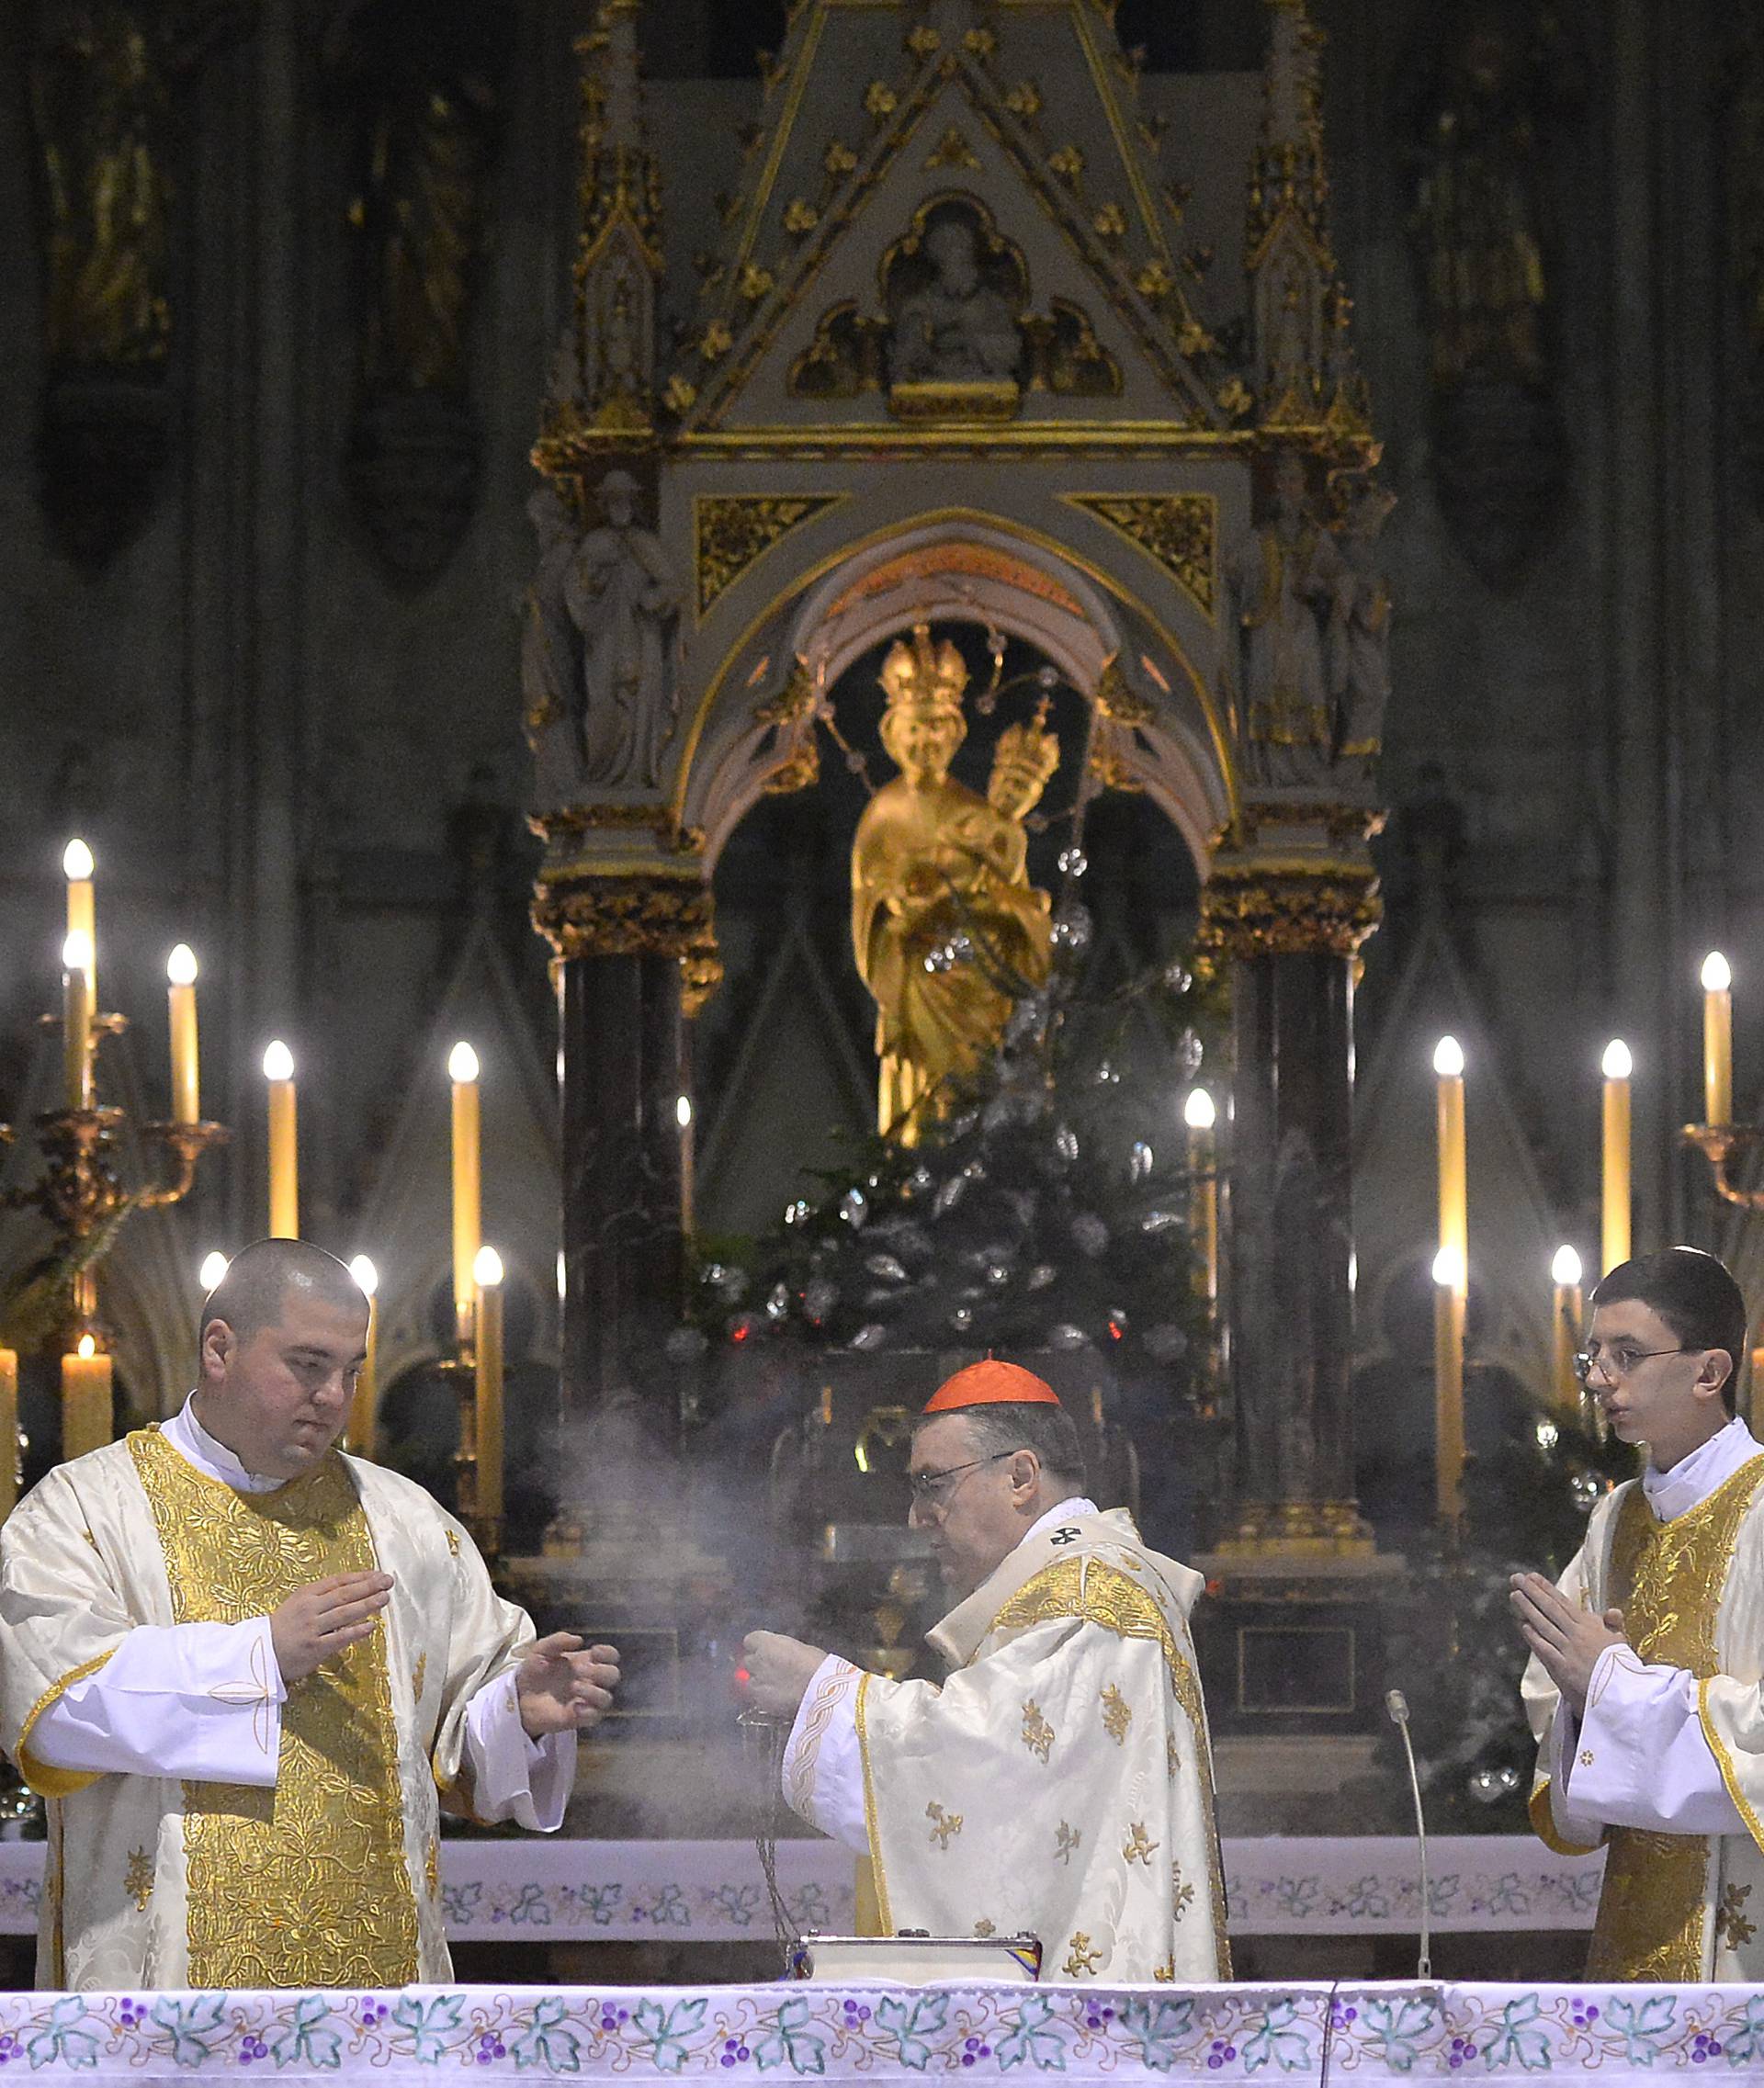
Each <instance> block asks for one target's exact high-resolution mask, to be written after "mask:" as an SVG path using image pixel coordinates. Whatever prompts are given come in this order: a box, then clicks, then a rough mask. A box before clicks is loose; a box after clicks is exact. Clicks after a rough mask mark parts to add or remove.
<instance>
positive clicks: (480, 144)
mask: <svg viewBox="0 0 1764 2088" xmlns="http://www.w3.org/2000/svg"><path fill="white" fill-rule="evenodd" d="M511 19H512V18H511V17H510V16H509V15H508V13H507V11H506V9H505V8H503V6H499V5H492V6H485V5H484V4H483V0H340V4H339V5H338V6H337V7H336V10H335V13H334V17H333V19H332V22H331V25H330V28H329V30H328V33H327V36H326V39H325V47H324V55H325V62H326V64H327V67H328V69H329V71H330V73H331V74H332V78H333V83H334V91H335V92H336V93H337V95H338V96H340V97H341V98H342V99H344V100H345V102H346V103H347V105H348V107H349V109H350V113H351V115H352V116H353V118H354V121H355V127H356V193H355V195H354V197H353V198H352V201H351V204H350V213H349V214H350V221H351V223H352V224H353V226H354V227H355V230H356V235H357V239H356V277H357V335H356V385H357V389H356V405H355V416H354V423H353V425H352V428H351V431H350V440H349V450H348V455H347V457H346V459H345V477H346V480H347V482H348V485H349V489H350V492H351V494H352V496H353V498H354V502H355V505H356V513H357V514H358V516H359V518H360V520H361V522H362V524H363V525H364V527H365V528H366V530H367V532H368V537H369V539H370V541H371V542H372V544H373V546H374V548H375V550H376V551H377V552H378V553H379V556H380V557H381V558H382V559H384V560H385V562H386V564H387V566H388V568H389V569H390V570H391V571H392V572H393V573H394V574H396V575H397V576H399V577H400V578H401V579H404V580H408V581H427V580H431V579H433V578H434V577H435V575H436V574H437V573H438V572H439V571H440V570H441V569H442V568H443V566H444V565H445V564H446V563H447V559H448V557H449V556H450V554H451V553H452V551H453V549H454V547H455V546H456V545H457V544H458V540H459V538H460V536H462V535H463V533H464V531H465V529H466V526H467V525H468V524H469V521H470V519H471V514H472V511H473V508H474V506H475V504H476V502H477V494H478V485H479V480H480V476H481V446H482V444H481V434H480V430H479V426H478V422H477V417H476V414H475V412H474V411H473V407H472V402H471V396H470V386H469V374H470V371H469V356H468V354H467V344H468V338H469V328H470V322H471V315H472V307H473V303H474V300H475V295H476V290H477V287H478V282H479V278H480V276H481V266H480V251H481V245H482V238H483V228H484V224H485V211H486V208H487V196H488V184H489V182H490V178H491V175H492V172H493V169H494V165H495V160H496V155H497V152H498V151H499V149H500V145H501V141H502V137H503V128H504V115H503V110H504V100H505V83H506V73H507V67H508V60H509V51H510V49H511V48H512V43H513V34H514V32H513V29H512V28H511Z"/></svg>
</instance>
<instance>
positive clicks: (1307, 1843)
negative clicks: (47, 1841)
mask: <svg viewBox="0 0 1764 2088" xmlns="http://www.w3.org/2000/svg"><path fill="white" fill-rule="evenodd" d="M1224 1846H1225V1869H1226V1887H1227V1898H1228V1901H1229V1905H1230V1927H1231V1933H1232V1934H1233V1935H1234V1936H1317V1937H1327V1936H1341V1937H1364V1936H1406V1935H1410V1934H1412V1933H1413V1932H1414V1931H1415V1929H1416V1927H1417V1911H1418V1909H1419V1903H1420V1887H1419V1873H1418V1869H1417V1865H1416V1861H1415V1845H1414V1843H1413V1842H1412V1841H1408V1840H1405V1839H1403V1838H1402V1837H1400V1836H1395V1835H1372V1834H1367V1835H1317V1836H1313V1837H1310V1838H1308V1839H1306V1838H1295V1837H1292V1836H1288V1835H1272V1834H1269V1835H1255V1836H1244V1837H1241V1838H1237V1839H1233V1838H1230V1837H1227V1840H1226V1843H1225V1845H1224ZM1429 1847H1430V1859H1431V1877H1430V1890H1429V1898H1430V1916H1431V1926H1432V1929H1433V1931H1434V1933H1435V1934H1436V1935H1450V1934H1459V1935H1464V1934H1490V1933H1495V1932H1500V1931H1506V1932H1510V1933H1511V1932H1522V1933H1531V1932H1535V1931H1539V1930H1577V1929H1589V1928H1590V1927H1591V1926H1592V1914H1593V1909H1594V1907H1595V1906H1596V1905H1597V1904H1598V1899H1599V1879H1600V1872H1601V1870H1602V1868H1603V1865H1604V1857H1603V1856H1602V1854H1599V1855H1594V1856H1590V1857H1561V1856H1556V1855H1555V1854H1553V1853H1552V1852H1551V1851H1550V1850H1549V1849H1546V1848H1545V1847H1544V1845H1543V1843H1541V1842H1538V1841H1534V1840H1532V1839H1531V1838H1530V1837H1529V1836H1526V1835H1508V1834H1455V1835H1448V1834H1442V1835H1439V1836H1436V1837H1435V1838H1434V1839H1433V1840H1432V1841H1431V1842H1430V1845H1429ZM43 1848H44V1845H43V1844H42V1843H41V1842H0V1936H28V1935H30V1934H32V1933H33V1932H34V1931H35V1929H36V1926H37V1913H38V1908H39V1905H40V1890H41V1878H42V1862H43ZM441 1853H442V1864H441V1896H442V1903H443V1905H444V1906H445V1908H446V1910H447V1936H448V1938H449V1940H450V1941H451V1942H453V1943H455V1944H459V1943H490V1942H495V1943H503V1944H509V1943H516V1944H528V1945H533V1946H538V1947H542V1946H545V1945H548V1944H557V1943H571V1944H586V1943H654V1942H664V1943H670V1944H694V1943H697V1944H718V1943H722V1944H727V1943H763V1942H765V1941H766V1940H767V1938H768V1937H769V1936H770V1933H771V1915H770V1911H769V1909H768V1907H767V1903H766V1894H765V1881H764V1879H763V1876H762V1874H761V1871H760V1864H759V1857H758V1855H757V1853H756V1851H755V1849H754V1846H753V1845H752V1843H751V1842H733V1841H717V1842H711V1841H704V1842H665V1841H645V1842H610V1841H608V1842H601V1841H565V1840H555V1841H551V1840H547V1841H540V1840H537V1839H534V1840H528V1839H522V1840H519V1841H515V1840H504V1839H500V1838H498V1839H490V1838H483V1839H480V1838H476V1837H464V1836H462V1837H459V1838H458V1839H448V1840H447V1841H444V1842H443V1843H442V1845H441ZM852 1870H853V1866H852V1859H851V1857H849V1856H848V1855H847V1854H846V1852H845V1851H844V1850H843V1849H842V1848H841V1847H839V1846H838V1845H836V1844H834V1843H832V1842H827V1841H786V1842H781V1843H780V1844H779V1845H778V1850H777V1877H778V1885H779V1889H780V1891H781V1892H782V1894H783V1897H784V1901H785V1904H786V1907H787V1908H788V1910H789V1913H790V1917H791V1919H792V1921H793V1922H795V1924H797V1927H798V1928H799V1929H805V1930H806V1929H810V1928H818V1929H820V1931H821V1932H822V1933H823V1934H824V1935H838V1934H841V1933H842V1932H843V1933H849V1932H850V1931H851V1929H852V1927H853V1925H854V1920H855V1915H854V1906H853V1891H852Z"/></svg>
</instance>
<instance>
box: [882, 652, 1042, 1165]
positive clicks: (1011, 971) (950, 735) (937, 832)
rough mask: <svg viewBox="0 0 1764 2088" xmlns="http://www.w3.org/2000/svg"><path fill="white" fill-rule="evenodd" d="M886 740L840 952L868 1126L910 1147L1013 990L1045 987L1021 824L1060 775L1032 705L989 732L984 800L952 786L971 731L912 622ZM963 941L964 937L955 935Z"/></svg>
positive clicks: (997, 1024) (957, 681) (898, 661)
mask: <svg viewBox="0 0 1764 2088" xmlns="http://www.w3.org/2000/svg"><path fill="white" fill-rule="evenodd" d="M881 683H882V687H883V689H884V690H885V691H886V692H887V694H888V707H887V709H886V710H885V711H884V713H883V716H882V726H881V737H882V744H883V746H884V747H885V748H886V749H887V751H888V755H889V756H890V758H891V759H892V760H893V762H894V763H895V765H896V767H897V768H898V769H899V772H900V773H899V775H897V776H895V777H893V778H891V780H890V781H888V783H886V784H883V785H882V787H881V789H880V790H878V791H877V792H876V796H874V797H873V798H872V799H871V800H870V802H869V804H868V805H867V806H866V807H865V810H864V816H863V818H861V819H859V821H858V823H857V833H856V836H855V838H854V841H853V843H852V947H853V950H854V954H855V955H856V958H857V968H858V972H859V974H860V976H862V978H863V980H864V983H865V986H866V987H867V988H869V990H870V993H871V996H872V998H873V999H875V1001H876V1054H877V1055H878V1057H879V1058H880V1059H881V1061H882V1074H881V1089H880V1096H879V1100H878V1103H877V1110H876V1116H877V1123H878V1125H879V1127H880V1129H881V1130H882V1131H884V1132H885V1133H891V1134H893V1135H894V1136H895V1137H897V1138H898V1139H899V1140H900V1141H901V1143H902V1144H904V1145H909V1146H911V1145H916V1144H917V1143H918V1142H919V1137H920V1134H921V1131H922V1126H923V1124H924V1122H925V1120H926V1118H927V1117H928V1116H935V1115H938V1114H940V1113H941V1112H942V1111H943V1109H944V1107H946V1106H947V1101H948V1098H949V1095H950V1091H951V1086H952V1083H954V1082H955V1081H957V1080H959V1078H961V1077H962V1076H964V1075H966V1074H969V1073H972V1072H973V1071H974V1070H975V1069H976V1068H977V1067H979V1066H980V1065H981V1063H982V1062H983V1061H984V1059H985V1057H986V1055H988V1053H989V1052H991V1051H993V1050H995V1049H996V1048H997V1046H998V1044H999V1041H1000V1039H1001V1036H1002V1035H1003V1033H1004V1025H1005V1022H1006V1020H1007V1018H1008V1017H1009V1015H1010V1012H1011V1008H1012V1002H1013V1000H1014V999H1015V998H1016V996H1017V994H1018V993H1019V992H1021V991H1022V990H1023V988H1025V987H1036V986H1040V985H1042V984H1044V983H1045V982H1046V977H1047V973H1048V967H1049V963H1050V959H1051V954H1052V946H1051V922H1050V920H1049V902H1048V897H1047V894H1046V892H1044V891H1040V890H1038V889H1037V888H1036V887H1035V886H1033V885H1031V884H1030V882H1029V872H1028V867H1027V852H1028V846H1029V837H1028V835H1027V833H1026V831H1025V830H1024V828H1023V820H1024V819H1025V818H1027V816H1028V815H1029V813H1030V812H1031V811H1033V810H1034V808H1035V806H1036V805H1037V804H1038V803H1039V801H1040V798H1041V794H1042V792H1043V791H1044V790H1045V789H1046V784H1047V780H1048V778H1049V777H1050V776H1051V775H1052V774H1053V773H1054V771H1055V769H1056V768H1057V766H1058V765H1059V742H1058V741H1057V739H1056V738H1055V737H1054V735H1053V734H1052V733H1051V732H1049V731H1048V730H1047V729H1046V713H1047V705H1046V701H1045V700H1044V701H1043V703H1042V705H1041V706H1040V708H1039V710H1038V711H1037V712H1036V714H1035V718H1034V719H1033V721H1031V722H1030V723H1028V724H1025V725H1015V726H1012V727H1010V728H1008V729H1007V730H1006V731H1004V732H1002V733H1001V734H1000V736H999V742H998V747H997V750H996V751H995V753H994V755H993V761H992V773H991V777H990V779H989V783H988V784H987V794H986V796H984V797H982V796H979V794H978V792H977V791H973V790H970V789H969V788H968V787H967V784H962V783H957V782H956V781H955V779H954V778H953V777H952V776H951V775H950V773H949V768H950V763H951V762H953V761H954V760H955V758H956V751H957V749H958V748H959V747H960V746H961V744H962V741H963V740H964V739H966V738H967V717H966V716H965V714H964V712H963V709H962V692H963V690H964V689H965V688H966V687H967V665H966V663H965V662H964V660H963V659H962V656H961V654H960V652H959V651H958V650H957V649H956V646H955V645H954V644H953V643H951V641H950V640H948V639H947V638H945V639H944V642H943V644H942V645H940V646H937V647H933V644H932V639H931V627H930V626H929V625H927V624H916V625H914V626H913V631H912V643H911V644H910V645H908V644H907V643H906V642H905V641H904V640H897V641H896V643H895V644H894V646H893V647H892V648H890V649H889V652H888V658H887V659H886V660H884V661H883V663H882V673H881ZM964 939H965V940H964Z"/></svg>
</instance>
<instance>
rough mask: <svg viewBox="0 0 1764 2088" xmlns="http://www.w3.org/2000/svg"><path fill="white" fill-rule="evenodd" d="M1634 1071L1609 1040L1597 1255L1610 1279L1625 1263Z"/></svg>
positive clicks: (1622, 1049) (1619, 1042)
mask: <svg viewBox="0 0 1764 2088" xmlns="http://www.w3.org/2000/svg"><path fill="white" fill-rule="evenodd" d="M1633 1071H1634V1060H1633V1059H1632V1058H1631V1057H1630V1055H1629V1046H1628V1045H1627V1044H1624V1043H1623V1039H1622V1038H1621V1037H1613V1038H1612V1039H1611V1043H1610V1044H1607V1045H1606V1046H1605V1056H1604V1075H1605V1106H1604V1136H1603V1141H1602V1144H1603V1148H1604V1168H1603V1199H1602V1201H1603V1225H1602V1227H1601V1231H1600V1253H1601V1255H1602V1256H1603V1258H1604V1267H1603V1269H1602V1270H1601V1271H1600V1273H1601V1274H1603V1275H1607V1276H1608V1275H1610V1273H1611V1270H1613V1269H1615V1268H1616V1266H1617V1264H1618V1263H1619V1262H1620V1261H1627V1260H1628V1259H1629V1215H1630V1213H1629V1193H1630V1192H1629V1145H1630V1107H1629V1077H1630V1074H1631V1073H1632V1072H1633Z"/></svg>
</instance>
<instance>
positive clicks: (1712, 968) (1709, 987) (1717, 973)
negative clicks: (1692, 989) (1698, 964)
mask: <svg viewBox="0 0 1764 2088" xmlns="http://www.w3.org/2000/svg"><path fill="white" fill-rule="evenodd" d="M1733 983H1734V967H1733V966H1732V965H1730V964H1729V963H1728V962H1727V960H1726V958H1725V957H1724V956H1723V955H1722V954H1721V952H1720V951H1719V950H1711V951H1710V953H1709V954H1708V955H1707V956H1706V957H1705V958H1704V959H1703V960H1702V990H1703V991H1704V992H1705V993H1725V992H1726V991H1727V990H1728V988H1730V987H1731V986H1732V985H1733Z"/></svg>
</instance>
